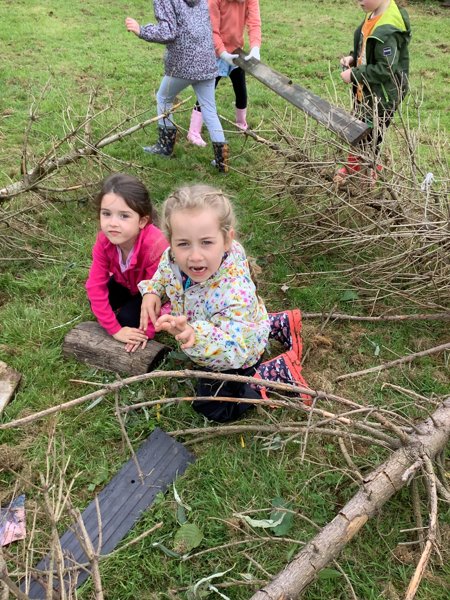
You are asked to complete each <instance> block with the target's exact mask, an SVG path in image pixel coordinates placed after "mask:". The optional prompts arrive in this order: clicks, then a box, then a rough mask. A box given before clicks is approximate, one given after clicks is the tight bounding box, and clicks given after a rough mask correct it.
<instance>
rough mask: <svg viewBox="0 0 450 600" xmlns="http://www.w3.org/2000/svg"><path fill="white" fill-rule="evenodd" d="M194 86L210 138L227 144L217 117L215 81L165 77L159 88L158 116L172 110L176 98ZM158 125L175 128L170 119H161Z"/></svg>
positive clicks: (157, 97)
mask: <svg viewBox="0 0 450 600" xmlns="http://www.w3.org/2000/svg"><path fill="white" fill-rule="evenodd" d="M189 85H192V87H193V88H194V92H195V95H196V96H197V99H198V101H199V104H200V106H201V108H202V115H203V120H204V122H205V125H206V127H207V128H208V132H209V137H210V138H211V141H212V142H222V143H223V142H225V136H224V133H223V129H222V125H221V124H220V121H219V117H218V116H217V109H216V99H215V87H214V86H215V79H206V80H204V81H197V80H195V79H180V78H179V77H170V76H168V75H165V76H164V77H163V80H162V81H161V85H160V86H159V90H158V93H157V94H156V100H157V103H158V114H161V113H163V112H165V111H166V110H168V109H170V108H171V107H172V105H173V101H174V99H175V96H176V95H177V94H179V93H180V92H181V91H182V90H184V89H185V88H187V87H188V86H189ZM158 124H159V125H160V126H161V127H168V128H169V129H173V128H174V124H173V123H172V122H171V120H170V119H160V120H159V121H158Z"/></svg>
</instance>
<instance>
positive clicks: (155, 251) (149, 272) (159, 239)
mask: <svg viewBox="0 0 450 600" xmlns="http://www.w3.org/2000/svg"><path fill="white" fill-rule="evenodd" d="M156 231H157V232H158V235H157V236H155V237H153V239H152V244H151V254H150V258H149V261H148V264H147V265H146V267H145V269H144V272H143V276H144V280H148V279H151V278H152V277H153V275H154V274H155V272H156V271H157V269H158V265H159V263H160V261H161V257H162V255H163V253H164V250H166V249H167V248H168V247H169V242H168V241H167V240H166V238H165V237H164V235H163V233H162V231H159V230H158V229H156Z"/></svg>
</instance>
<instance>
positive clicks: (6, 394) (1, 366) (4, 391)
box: [0, 360, 22, 415]
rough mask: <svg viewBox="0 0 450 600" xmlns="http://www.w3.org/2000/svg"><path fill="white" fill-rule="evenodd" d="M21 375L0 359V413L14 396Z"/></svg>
mask: <svg viewBox="0 0 450 600" xmlns="http://www.w3.org/2000/svg"><path fill="white" fill-rule="evenodd" d="M21 377H22V375H21V374H20V373H19V372H18V371H15V370H14V369H12V368H11V367H8V365H7V364H6V363H4V362H3V361H2V360H0V415H1V414H2V412H3V410H4V409H5V408H6V405H7V404H8V403H9V402H10V400H11V398H12V397H13V396H14V393H15V391H16V388H17V386H18V385H19V382H20V379H21Z"/></svg>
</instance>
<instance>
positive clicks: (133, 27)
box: [125, 17, 141, 35]
mask: <svg viewBox="0 0 450 600" xmlns="http://www.w3.org/2000/svg"><path fill="white" fill-rule="evenodd" d="M125 27H126V28H127V30H128V31H132V32H133V33H134V34H135V35H139V34H140V33H141V26H140V25H139V23H138V22H137V21H136V20H135V19H132V18H131V17H127V18H126V19H125Z"/></svg>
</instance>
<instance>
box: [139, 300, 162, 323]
mask: <svg viewBox="0 0 450 600" xmlns="http://www.w3.org/2000/svg"><path fill="white" fill-rule="evenodd" d="M160 313H161V298H160V297H159V296H157V295H156V294H145V296H143V298H142V304H141V321H140V323H139V328H140V329H143V330H144V331H147V327H148V322H149V320H150V321H151V322H152V323H153V325H155V324H156V321H157V319H158V317H159V315H160Z"/></svg>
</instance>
